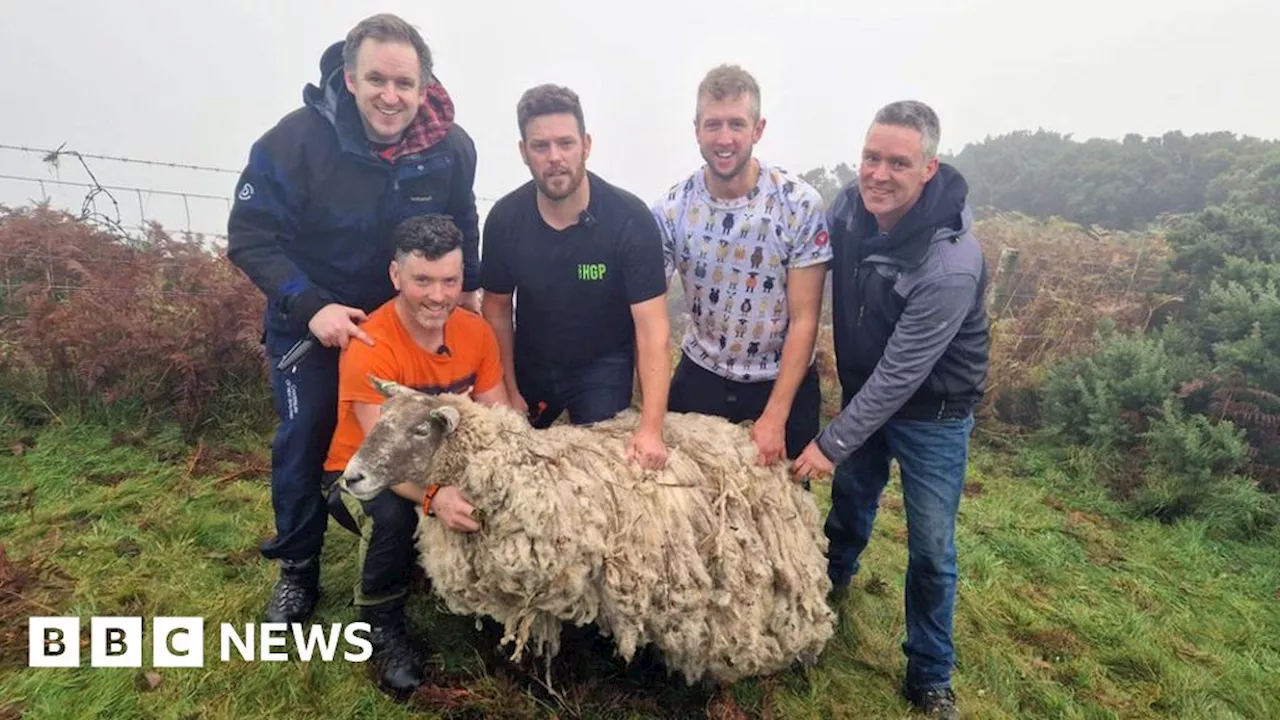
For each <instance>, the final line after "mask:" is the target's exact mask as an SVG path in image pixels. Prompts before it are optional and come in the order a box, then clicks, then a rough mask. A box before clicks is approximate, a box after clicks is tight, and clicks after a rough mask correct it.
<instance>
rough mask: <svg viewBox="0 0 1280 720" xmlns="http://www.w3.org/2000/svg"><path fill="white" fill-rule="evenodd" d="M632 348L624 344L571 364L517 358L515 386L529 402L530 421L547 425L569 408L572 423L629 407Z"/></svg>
mask: <svg viewBox="0 0 1280 720" xmlns="http://www.w3.org/2000/svg"><path fill="white" fill-rule="evenodd" d="M635 365H636V362H635V349H634V348H632V347H629V346H628V347H626V348H623V349H621V350H615V351H614V352H611V353H609V354H607V355H601V356H600V357H598V358H595V359H593V360H591V361H589V362H586V363H582V364H579V365H574V366H570V367H555V366H549V365H533V364H530V363H528V362H521V361H520V358H516V386H517V387H518V388H520V394H521V395H523V396H524V400H525V402H526V403H528V404H529V422H530V423H532V425H533V426H534V427H535V428H539V429H541V428H547V427H550V426H551V424H552V423H553V422H555V420H556V418H558V417H560V413H562V412H564V411H565V410H568V411H569V420H570V421H571V422H572V423H573V424H574V425H585V424H588V423H595V422H600V421H601V420H608V419H609V418H611V417H613V416H614V415H617V414H618V413H620V412H622V411H623V410H626V409H627V408H628V407H630V406H631V389H632V379H633V377H634V375H635Z"/></svg>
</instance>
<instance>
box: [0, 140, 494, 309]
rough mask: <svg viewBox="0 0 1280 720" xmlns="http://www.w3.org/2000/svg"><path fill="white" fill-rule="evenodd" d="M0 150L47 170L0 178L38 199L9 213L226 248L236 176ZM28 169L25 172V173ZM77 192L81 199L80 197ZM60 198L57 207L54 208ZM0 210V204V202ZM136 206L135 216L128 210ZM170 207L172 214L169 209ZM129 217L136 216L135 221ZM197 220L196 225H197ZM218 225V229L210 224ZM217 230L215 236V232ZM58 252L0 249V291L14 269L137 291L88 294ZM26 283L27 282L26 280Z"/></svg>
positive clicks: (126, 239) (173, 266)
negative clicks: (162, 175) (162, 209)
mask: <svg viewBox="0 0 1280 720" xmlns="http://www.w3.org/2000/svg"><path fill="white" fill-rule="evenodd" d="M0 151H3V152H6V153H14V154H19V155H26V156H29V157H32V158H35V159H37V160H38V161H39V162H40V163H41V165H42V166H43V167H44V168H45V169H47V171H48V175H47V176H43V177H42V176H41V175H40V174H37V173H35V172H30V171H25V172H24V171H19V172H0V181H8V182H16V183H24V184H27V185H30V186H32V187H34V188H37V189H38V190H39V196H38V197H29V198H28V199H27V201H26V203H17V204H10V207H11V208H12V207H21V206H22V205H25V204H34V203H41V204H45V205H48V206H49V207H51V208H55V209H62V210H64V211H66V212H68V213H69V214H70V215H71V216H72V217H76V218H78V219H79V220H81V221H83V222H85V223H86V224H88V225H91V226H93V227H95V228H97V229H100V230H102V231H104V232H106V233H107V234H109V235H110V236H112V237H115V238H117V239H118V240H119V241H120V242H121V244H122V245H124V246H132V247H140V246H142V245H144V244H145V242H144V241H145V240H146V239H147V238H149V237H151V235H152V233H153V232H155V231H156V230H157V229H159V230H161V231H163V232H165V233H168V234H170V236H178V237H181V238H183V239H187V240H199V241H201V242H200V247H201V248H202V249H204V250H206V251H210V250H216V249H217V246H218V245H219V244H221V245H224V246H225V243H226V241H227V235H226V219H227V217H228V216H229V215H230V212H231V207H232V202H233V201H234V198H233V197H232V193H233V192H234V187H235V179H236V178H238V177H239V176H240V174H241V171H240V170H236V169H232V168H225V167H217V166H213V165H199V164H193V163H185V162H177V161H170V160H154V159H146V158H136V157H126V156H120V155H108V154H101V153H90V152H81V151H78V150H75V149H71V148H68V147H67V145H66V144H65V143H64V144H62V145H59V146H58V147H56V148H39V147H30V146H27V145H14V144H4V143H0ZM114 165H121V166H130V167H132V168H137V169H144V170H146V169H154V170H156V171H157V172H163V171H174V170H177V171H184V172H186V173H195V174H198V175H201V176H215V177H217V178H219V182H221V183H223V184H224V185H225V186H226V187H227V189H228V192H227V194H225V195H221V194H214V193H209V192H199V191H195V190H191V189H185V188H183V189H178V188H174V187H165V186H162V185H161V184H159V183H128V182H119V183H110V182H103V180H104V179H107V178H108V177H110V176H111V175H112V173H111V172H109V171H108V172H104V171H103V168H102V167H100V166H106V167H107V168H110V167H111V166H114ZM25 169H26V170H29V168H25ZM69 169H70V170H73V171H74V173H75V175H74V176H72V177H67V176H66V175H67V174H69V173H66V172H64V171H67V170H69ZM57 188H68V189H72V190H73V191H74V192H72V193H71V198H56V197H55V195H56V192H55V190H56V189H57ZM80 191H83V194H82V195H81V194H80ZM158 198H159V199H165V200H169V201H171V202H170V205H171V207H170V208H169V209H170V210H176V212H170V213H169V214H168V216H167V217H164V218H163V220H164V221H162V219H161V217H159V215H158V213H156V212H155V211H154V207H155V205H156V202H155V201H156V200H157V199H158ZM56 199H60V200H61V202H55V200H56ZM476 201H477V205H479V206H480V209H481V210H482V216H483V210H485V209H487V206H491V205H492V204H493V203H494V202H496V199H494V198H491V197H487V196H484V195H481V196H477V198H476ZM0 204H3V203H0ZM135 205H136V210H135V209H134V208H133V207H131V206H135ZM175 205H176V208H175V207H173V206H175ZM135 212H136V215H135ZM198 218H203V222H201V220H200V219H198ZM215 223H217V224H218V225H220V227H218V225H215ZM215 227H218V229H214V228H215ZM63 250H65V248H52V247H50V248H45V249H42V250H37V249H35V248H33V247H31V246H30V245H27V246H24V247H23V248H22V249H20V250H19V249H16V248H4V247H0V273H2V274H3V277H0V286H2V287H0V291H2V293H3V297H4V298H5V299H6V300H7V299H11V298H12V297H13V294H14V293H15V292H17V291H19V290H20V286H21V285H22V284H23V282H22V281H21V280H20V279H19V278H17V277H16V276H14V272H13V271H14V270H15V269H16V268H32V267H39V268H44V270H43V271H42V272H40V273H39V274H40V275H41V280H40V283H39V284H40V286H41V288H43V289H44V290H46V291H48V292H53V293H57V294H66V293H70V292H75V291H85V290H91V291H92V292H93V293H94V294H95V295H101V296H102V300H103V301H104V302H112V301H113V300H120V299H125V298H128V297H132V296H134V295H135V294H136V293H137V291H138V289H137V288H136V287H132V286H130V287H125V286H121V287H114V286H112V287H107V286H103V285H102V284H100V283H97V284H94V285H93V286H92V288H89V287H87V286H86V285H85V284H84V283H82V282H80V281H78V280H77V279H76V278H75V277H74V276H73V275H68V274H67V272H66V268H65V267H63V266H62V265H63V264H64V263H65V261H66V259H67V255H66V254H65V253H64V252H62V251H63ZM75 262H77V263H79V264H80V265H81V266H83V267H86V268H103V267H104V266H110V267H111V268H112V269H120V270H128V269H130V268H132V269H133V270H136V271H139V272H147V271H155V270H160V271H165V272H169V271H175V270H179V269H181V267H182V266H183V265H184V263H186V262H187V261H186V260H184V259H183V258H181V257H174V258H162V257H156V256H153V255H148V256H146V257H142V256H130V255H127V254H115V253H102V252H93V251H89V252H85V251H84V249H77V252H75ZM28 281H29V279H28ZM150 292H154V293H159V294H161V295H166V296H175V297H176V296H184V297H185V296H198V295H201V294H203V293H202V291H200V290H193V289H190V288H186V289H180V288H177V287H168V288H153V289H151V290H150Z"/></svg>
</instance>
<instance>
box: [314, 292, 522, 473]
mask: <svg viewBox="0 0 1280 720" xmlns="http://www.w3.org/2000/svg"><path fill="white" fill-rule="evenodd" d="M395 304H396V301H395V299H394V298H393V299H391V300H390V301H388V302H387V303H386V304H384V305H383V306H382V307H380V308H378V309H377V310H374V311H373V312H372V313H370V314H369V317H368V319H366V320H365V321H364V322H363V323H361V325H360V328H361V329H362V330H364V331H365V332H366V333H368V334H369V337H371V338H373V346H372V347H370V346H368V345H366V344H364V343H363V342H361V341H359V340H352V341H351V344H350V345H348V346H347V349H346V350H344V351H342V355H341V357H340V359H339V361H338V425H337V428H335V430H334V432H333V441H332V442H330V444H329V456H328V457H327V458H326V459H325V461H324V469H325V470H326V471H340V470H344V469H345V468H346V467H347V462H348V461H350V460H351V458H352V456H354V455H355V454H356V449H357V448H359V447H360V443H362V442H364V431H363V430H361V429H360V422H359V421H358V420H356V414H355V411H354V410H353V409H352V405H353V403H357V402H362V403H368V404H370V405H381V404H382V402H383V401H384V400H386V398H384V397H383V396H382V395H381V394H380V393H379V392H378V391H377V390H376V389H374V387H373V386H372V385H370V384H369V378H368V376H369V375H370V374H373V375H376V376H377V377H380V378H382V379H383V380H394V381H395V382H398V383H400V384H401V385H408V386H409V387H411V388H413V389H415V390H419V391H421V392H425V393H429V394H432V395H435V394H438V393H446V392H448V393H460V392H462V391H464V390H466V389H467V388H469V387H470V388H472V392H473V393H483V392H488V391H489V390H492V389H493V388H494V387H496V386H497V385H498V383H500V382H502V361H501V359H500V357H499V355H498V338H497V336H495V335H494V334H493V328H491V327H489V323H487V322H485V321H484V319H483V318H481V317H480V316H479V315H476V314H475V313H472V312H468V311H466V310H454V311H453V312H452V313H450V314H449V319H448V320H446V321H445V326H444V341H445V346H446V347H447V348H448V350H449V352H448V353H440V354H437V353H436V352H434V351H430V350H426V349H424V348H423V347H422V346H420V345H418V344H417V343H416V342H414V340H413V337H411V336H410V335H409V331H408V330H407V329H405V326H404V324H403V323H402V322H401V321H400V315H399V313H397V312H396V308H395Z"/></svg>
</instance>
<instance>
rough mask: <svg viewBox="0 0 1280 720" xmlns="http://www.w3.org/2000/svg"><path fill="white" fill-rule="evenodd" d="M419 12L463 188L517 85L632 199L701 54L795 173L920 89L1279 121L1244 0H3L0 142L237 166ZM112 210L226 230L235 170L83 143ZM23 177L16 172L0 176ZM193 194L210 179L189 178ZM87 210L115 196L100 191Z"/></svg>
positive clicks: (679, 162)
mask: <svg viewBox="0 0 1280 720" xmlns="http://www.w3.org/2000/svg"><path fill="white" fill-rule="evenodd" d="M376 12H394V13H397V14H399V15H401V16H402V17H404V18H406V19H407V20H409V21H410V22H412V23H413V24H415V25H416V26H417V27H418V28H420V29H421V31H422V32H423V34H424V36H425V37H426V39H427V42H428V44H429V45H430V47H431V49H432V52H433V54H434V58H435V65H436V69H437V74H438V76H439V77H440V79H441V81H442V82H443V83H444V85H445V86H446V88H447V89H448V90H449V92H450V93H451V94H452V96H453V98H454V100H455V103H456V106H457V121H458V122H459V123H460V124H461V125H462V126H463V127H464V128H465V129H466V130H467V131H468V132H469V133H470V134H471V135H472V136H473V137H474V139H475V142H476V146H477V150H478V153H479V167H478V172H477V177H476V186H475V191H476V194H477V195H478V196H479V197H480V198H481V199H480V201H479V203H478V204H479V206H480V211H481V214H482V215H483V214H484V213H485V212H486V211H487V209H488V206H489V205H490V204H491V201H492V200H493V199H496V198H498V197H501V196H502V195H503V194H505V193H506V192H508V191H510V190H512V189H513V188H515V187H516V186H518V185H519V184H520V183H523V182H524V181H525V180H527V179H528V173H527V170H526V169H525V167H524V166H523V164H522V163H521V161H520V158H519V155H518V153H517V150H516V143H517V141H518V140H519V134H518V130H517V128H516V123H515V103H516V100H517V98H518V97H519V95H520V93H521V92H523V91H524V90H525V89H527V88H528V87H531V86H533V85H535V84H538V83H543V82H554V83H558V84H563V85H567V86H569V87H571V88H573V89H574V90H576V91H577V92H578V93H579V94H580V95H581V97H582V100H583V103H584V107H585V112H586V122H587V129H588V132H590V133H591V134H592V135H593V137H594V141H595V144H594V148H593V154H592V156H591V159H590V161H589V164H588V166H589V167H590V168H591V169H592V170H593V171H595V172H597V173H599V174H601V175H602V176H604V177H605V178H606V179H608V180H610V181H612V182H614V183H616V184H619V185H621V186H623V187H625V188H627V189H629V190H631V191H632V192H635V193H636V194H637V195H639V196H641V197H642V198H644V199H645V200H646V201H651V200H653V199H655V198H656V197H657V195H658V194H660V193H661V192H662V191H663V190H665V189H666V188H667V187H668V186H669V185H671V184H673V183H675V182H676V181H678V180H679V179H681V178H682V177H684V176H685V175H687V174H688V173H690V172H692V171H693V169H694V168H696V167H697V166H698V165H700V164H701V159H700V158H699V156H698V152H697V147H696V144H695V142H694V138H693V133H692V129H693V128H692V117H693V111H694V98H695V91H696V86H697V83H698V81H699V80H700V79H701V77H702V75H703V74H704V73H705V72H706V71H707V70H708V69H709V68H711V67H712V66H714V65H716V64H718V63H721V62H733V63H739V64H741V65H742V66H744V67H745V68H746V69H748V70H749V71H750V72H752V73H753V74H754V75H755V76H756V78H757V79H758V80H759V82H760V84H761V87H762V94H763V114H764V116H765V117H766V118H767V120H768V126H767V128H766V130H765V134H764V138H763V141H762V142H761V143H760V145H758V146H757V155H758V156H759V157H762V158H765V159H768V160H770V161H772V162H775V163H778V164H781V165H783V166H784V167H787V168H789V169H791V170H793V171H795V172H803V171H806V170H809V169H811V168H815V167H819V166H827V167H831V166H834V165H836V164H838V163H840V162H847V163H849V164H850V165H855V164H856V160H857V155H858V151H859V144H860V140H861V137H862V134H863V132H864V131H865V129H866V126H867V124H868V123H869V121H870V119H871V116H872V114H873V113H874V112H875V110H876V108H878V107H880V106H881V105H883V104H885V103H887V102H890V101H892V100H897V99H902V98H917V99H920V100H923V101H925V102H928V103H929V104H931V105H932V106H933V107H934V108H935V109H936V110H937V111H938V113H939V115H940V116H941V119H942V128H943V132H942V150H943V151H944V152H949V153H958V152H959V151H960V150H961V149H962V148H963V147H964V146H965V145H966V144H968V143H973V142H979V141H981V140H982V139H984V138H985V137H988V136H993V135H1000V134H1004V133H1008V132H1011V131H1015V130H1021V129H1028V130H1035V129H1037V128H1044V129H1048V130H1053V131H1056V132H1061V133H1069V134H1072V135H1073V137H1074V138H1075V139H1078V140H1084V139H1087V138H1092V137H1104V138H1116V139H1118V138H1121V137H1123V136H1124V135H1125V134H1127V133H1138V134H1140V135H1144V136H1147V135H1160V134H1163V133H1164V132H1166V131H1169V130H1181V131H1182V132H1184V133H1186V134H1188V135H1190V134H1194V133H1200V132H1210V131H1219V130H1230V131H1233V132H1236V133H1240V134H1244V135H1253V136H1259V137H1264V138H1275V137H1278V136H1280V100H1277V97H1276V95H1275V93H1273V92H1270V91H1268V90H1267V88H1268V87H1270V86H1271V85H1272V84H1273V83H1274V82H1275V80H1276V78H1277V77H1280V55H1278V54H1277V53H1275V52H1274V45H1273V42H1274V41H1273V38H1272V37H1271V34H1272V33H1273V31H1274V29H1275V28H1276V27H1277V26H1278V25H1280V23H1278V22H1277V21H1280V5H1278V4H1276V3H1260V2H1244V1H1242V0H1199V1H1197V0H1172V1H1167V2H1116V1H1115V0H1101V1H1100V0H1085V1H1082V2H1073V3H1052V4H1046V3H1026V2H1017V1H1015V0H967V1H962V2H941V1H938V0H921V1H919V2H914V3H866V2H849V1H847V0H794V1H793V2H790V3H781V2H763V1H760V0H743V1H742V2H737V3H712V2H704V1H697V2H675V1H672V0H656V1H654V2H649V3H644V4H641V3H636V4H626V5H623V4H621V3H609V4H604V3H600V4H595V5H594V6H593V5H592V4H588V3H583V2H566V1H564V0H549V1H546V2H540V3H511V2H473V3H469V4H468V3H461V2H453V3H444V2H395V1H389V2H380V3H367V2H332V1H326V2H298V1H297V0H287V1H280V2H270V3H260V2H249V1H247V0H232V1H229V2H217V3H195V2H182V3H170V2H146V1H142V0H125V1H123V2H116V3H112V4H89V3H80V2H70V1H68V0H50V1H47V2H38V3H35V2H16V1H15V0H6V2H5V3H4V9H3V11H2V14H0V57H3V59H4V60H5V63H4V66H5V67H7V68H9V69H10V71H11V72H10V73H9V78H8V83H9V87H8V92H7V93H6V96H7V98H8V100H7V102H6V103H5V110H4V112H3V113H0V145H6V146H24V147H31V148H39V149H50V148H56V147H59V146H61V145H63V144H65V145H66V149H69V150H78V151H80V152H82V153H94V154H101V155H110V156H123V157H131V158H141V159H147V160H155V161H161V162H170V163H181V164H194V165H200V166H208V167H213V168H226V169H230V170H234V171H237V172H238V171H239V169H240V168H241V167H242V165H243V163H244V161H245V159H246V157H247V153H248V149H249V146H250V144H251V143H253V141H254V140H255V139H256V138H258V137H259V136H260V135H261V134H262V133H263V132H264V131H265V130H267V129H268V128H269V127H271V126H272V125H273V124H274V123H276V122H277V121H278V120H279V119H280V118H281V117H282V116H283V115H285V114H286V113H288V112H289V111H291V110H293V109H294V108H296V107H298V106H299V105H300V103H301V92H302V88H303V86H304V85H305V84H306V83H313V82H317V81H318V75H319V71H318V62H319V57H320V54H321V52H322V51H323V50H324V48H325V47H326V46H327V45H328V44H329V43H331V42H334V41H336V40H339V39H341V38H342V37H343V36H344V35H345V33H346V32H347V30H348V29H349V28H350V27H351V26H352V25H354V24H355V23H356V22H357V21H359V20H360V19H361V18H363V17H365V16H368V15H370V14H373V13H376ZM87 162H88V165H89V169H90V170H91V171H92V172H93V173H94V175H95V176H96V178H97V181H98V182H99V183H101V184H103V185H107V186H121V187H128V188H139V189H149V190H163V191H169V192H177V193H186V194H188V197H186V198H183V197H178V196H166V195H160V194H154V193H139V192H127V191H114V190H113V191H112V195H113V196H114V197H115V199H116V200H117V201H118V203H119V209H118V212H119V214H120V217H121V220H122V222H123V223H124V224H125V225H136V224H137V223H138V219H139V216H140V215H142V214H143V213H145V214H146V215H147V217H148V218H150V219H157V220H160V221H161V222H162V223H163V224H164V225H165V226H166V227H168V228H170V229H175V230H180V229H187V228H189V229H191V230H194V231H200V232H206V233H214V234H221V233H225V230H226V228H225V222H226V213H227V209H228V203H229V201H230V197H231V195H232V192H233V188H234V186H235V176H234V174H227V173H217V172H212V171H195V170H182V169H176V168H163V167H155V166H139V165H130V164H125V163H119V162H111V161H106V160H93V159H90V160H88V161H87ZM0 176H8V177H4V178H0V204H7V205H11V206H13V205H22V204H25V203H28V202H30V201H32V200H38V199H40V198H41V197H49V198H51V200H52V201H53V204H54V205H55V206H58V207H67V208H70V209H72V210H79V209H80V207H81V205H82V202H83V200H84V196H85V193H86V188H83V187H75V186H57V185H54V184H52V183H45V184H44V185H43V186H41V185H40V184H39V183H36V182H34V181H33V180H31V179H32V178H37V179H44V180H48V181H52V180H62V181H64V182H80V183H88V182H90V179H89V177H88V176H87V175H86V172H85V169H84V168H83V167H81V165H80V163H79V162H78V161H76V160H75V159H74V158H71V157H66V156H64V157H62V158H61V159H60V162H59V163H58V164H57V165H56V166H55V165H53V164H51V163H47V162H44V161H43V160H42V158H41V156H40V155H39V154H36V153H26V152H20V151H16V150H12V149H0ZM12 178H26V179H12ZM196 195H207V196H210V197H196ZM97 209H98V210H99V211H100V212H107V211H112V206H111V203H110V200H109V199H107V198H105V197H100V198H99V199H98V205H97Z"/></svg>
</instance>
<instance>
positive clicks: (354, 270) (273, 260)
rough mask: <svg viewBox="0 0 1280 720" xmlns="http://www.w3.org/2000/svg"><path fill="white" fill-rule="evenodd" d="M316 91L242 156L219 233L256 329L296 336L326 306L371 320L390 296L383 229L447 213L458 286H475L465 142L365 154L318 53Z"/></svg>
mask: <svg viewBox="0 0 1280 720" xmlns="http://www.w3.org/2000/svg"><path fill="white" fill-rule="evenodd" d="M320 71H321V84H320V86H318V87H317V86H315V85H307V87H306V88H305V89H304V90H303V101H304V103H305V104H304V106H303V107H301V108H299V109H297V110H295V111H293V112H292V113H290V114H289V115H286V116H285V117H284V118H283V119H282V120H281V121H280V122H279V123H278V124H277V125H276V126H275V127H274V128H272V129H271V130H269V131H267V133H266V134H265V135H263V136H262V137H261V138H260V139H259V140H258V141H257V142H256V143H254V145H253V148H252V149H251V150H250V151H249V163H248V166H247V167H246V168H245V170H244V172H243V173H242V174H241V176H240V181H239V184H238V185H237V186H236V199H235V204H234V205H233V206H232V209H231V218H230V220H229V222H228V226H227V238H228V240H227V251H228V256H229V257H230V259H231V261H232V262H233V263H235V264H236V266H238V267H239V268H240V269H241V270H243V271H244V273H245V274H246V275H248V276H249V279H250V280H252V281H253V283H254V284H255V285H257V286H258V288H259V289H261V290H262V292H263V293H265V294H266V296H267V312H266V321H265V325H266V331H267V332H268V333H274V334H277V335H279V336H281V337H284V338H297V337H301V336H302V335H303V334H304V333H306V331H307V322H308V321H309V320H310V319H311V317H312V316H313V315H315V313H316V312H317V311H319V310H320V308H322V307H324V306H325V305H327V304H329V303H331V302H336V303H341V304H343V305H350V306H352V307H358V308H361V309H362V310H364V311H365V312H371V311H373V310H374V309H376V308H377V307H378V306H380V305H381V304H382V303H384V302H386V301H387V300H389V299H391V297H393V296H394V294H395V290H394V288H393V287H392V285H391V280H390V278H389V277H388V274H387V267H388V265H389V263H390V262H391V259H392V257H393V255H394V246H393V243H392V241H391V231H392V230H393V229H394V228H395V226H396V225H397V224H399V223H400V221H402V220H404V219H406V218H408V217H412V216H414V215H423V214H427V213H443V214H446V215H451V216H452V217H453V219H454V222H455V223H457V225H458V227H459V228H460V229H461V230H462V236H463V248H462V249H463V264H464V278H463V289H464V290H474V289H476V288H477V287H478V285H479V283H478V280H479V264H480V263H479V240H480V230H479V218H478V217H477V214H476V204H475V195H474V193H473V184H474V181H475V171H476V152H475V145H474V144H473V143H472V141H471V138H470V137H469V136H468V135H467V133H466V132H465V131H464V130H463V129H462V128H461V127H459V126H458V125H456V124H455V125H453V126H452V127H451V128H450V129H449V132H448V134H447V135H446V136H445V137H444V139H443V140H441V141H440V142H437V143H436V144H435V145H432V146H431V147H429V148H427V149H426V150H424V151H422V152H420V153H416V154H411V155H407V156H404V157H401V158H398V159H397V160H396V161H395V162H394V163H387V162H386V161H384V160H381V159H380V158H378V157H376V156H375V155H374V154H373V151H372V148H371V146H370V144H369V141H368V139H367V138H366V136H365V133H364V126H363V125H362V123H361V120H360V113H359V110H358V109H357V108H356V104H355V98H353V97H352V95H351V93H350V92H348V91H347V89H346V85H345V82H344V80H343V74H342V43H335V44H334V45H333V46H331V47H330V48H329V49H328V50H326V51H325V53H324V56H323V57H322V58H321V61H320Z"/></svg>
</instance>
